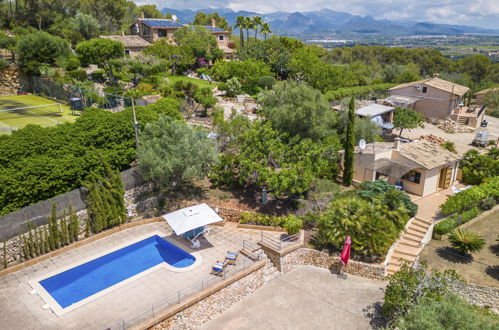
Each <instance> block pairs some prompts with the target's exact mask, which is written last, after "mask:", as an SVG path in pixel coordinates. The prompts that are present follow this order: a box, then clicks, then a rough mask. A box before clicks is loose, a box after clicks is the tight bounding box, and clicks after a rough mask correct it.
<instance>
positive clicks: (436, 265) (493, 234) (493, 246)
mask: <svg viewBox="0 0 499 330" xmlns="http://www.w3.org/2000/svg"><path fill="white" fill-rule="evenodd" d="M463 227H464V228H466V229H467V230H469V231H472V232H474V233H477V234H478V235H480V236H482V237H483V238H484V239H485V242H486V245H485V247H484V248H483V249H482V250H481V251H479V252H477V253H473V254H472V255H470V254H468V255H465V256H462V255H460V254H459V251H457V250H456V249H454V248H452V246H451V244H450V242H449V240H448V239H443V240H441V241H439V240H432V241H430V243H429V244H430V245H431V246H427V247H425V248H424V250H423V251H422V252H421V254H420V258H421V260H425V261H427V262H428V265H429V266H430V267H431V268H433V269H436V270H439V271H442V270H444V269H454V270H455V271H456V272H457V273H458V275H459V276H461V277H462V278H463V279H464V280H466V281H468V282H472V283H476V284H481V285H485V286H493V287H499V265H498V262H497V260H498V256H499V241H498V240H497V239H498V235H499V212H495V213H492V214H489V215H487V216H485V217H483V218H480V219H477V220H476V221H472V222H470V223H469V224H465V225H462V226H461V228H463Z"/></svg>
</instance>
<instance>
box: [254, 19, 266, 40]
mask: <svg viewBox="0 0 499 330" xmlns="http://www.w3.org/2000/svg"><path fill="white" fill-rule="evenodd" d="M252 21H253V29H255V39H256V36H257V34H258V28H259V27H260V26H261V25H262V23H263V21H262V18H261V17H260V16H255V17H253V19H252Z"/></svg>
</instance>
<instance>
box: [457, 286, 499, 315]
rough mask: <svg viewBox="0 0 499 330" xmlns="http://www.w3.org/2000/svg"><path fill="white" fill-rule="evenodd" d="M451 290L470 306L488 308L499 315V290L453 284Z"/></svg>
mask: <svg viewBox="0 0 499 330" xmlns="http://www.w3.org/2000/svg"><path fill="white" fill-rule="evenodd" d="M451 290H452V291H454V292H455V293H456V294H458V295H460V296H461V297H463V299H464V300H466V301H467V302H469V303H470V304H473V305H477V306H481V307H489V308H491V309H492V311H493V312H494V313H496V314H498V313H499V289H498V288H492V287H486V286H480V285H478V284H473V283H466V282H455V283H453V284H452V285H451Z"/></svg>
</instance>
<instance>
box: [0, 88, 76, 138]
mask: <svg viewBox="0 0 499 330" xmlns="http://www.w3.org/2000/svg"><path fill="white" fill-rule="evenodd" d="M10 109H12V110H10ZM5 110H7V111H5ZM61 111H62V112H61ZM75 119H76V116H73V115H72V114H71V110H70V108H69V107H68V106H66V105H64V104H60V105H59V104H58V103H57V102H55V101H53V100H49V99H46V98H43V97H40V96H36V95H12V96H2V97H0V134H6V133H7V134H8V133H11V132H12V131H13V130H16V129H18V128H22V127H24V126H26V125H28V124H34V125H40V126H44V127H46V126H54V125H58V124H62V123H66V122H73V121H74V120H75Z"/></svg>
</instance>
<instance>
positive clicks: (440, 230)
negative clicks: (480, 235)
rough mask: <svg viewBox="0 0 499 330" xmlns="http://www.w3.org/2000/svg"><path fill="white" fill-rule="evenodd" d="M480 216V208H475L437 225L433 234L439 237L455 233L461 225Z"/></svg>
mask: <svg viewBox="0 0 499 330" xmlns="http://www.w3.org/2000/svg"><path fill="white" fill-rule="evenodd" d="M479 214H480V209H479V208H478V207H473V208H471V209H469V210H467V211H464V212H463V213H461V214H457V215H453V216H451V217H449V218H447V219H445V220H443V221H441V222H439V223H437V224H436V225H435V228H434V229H433V232H435V233H436V234H439V235H445V234H448V233H450V232H451V231H453V230H454V229H455V228H457V227H459V226H460V225H462V224H464V223H466V222H468V221H470V220H471V219H473V218H475V217H476V216H478V215H479Z"/></svg>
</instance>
